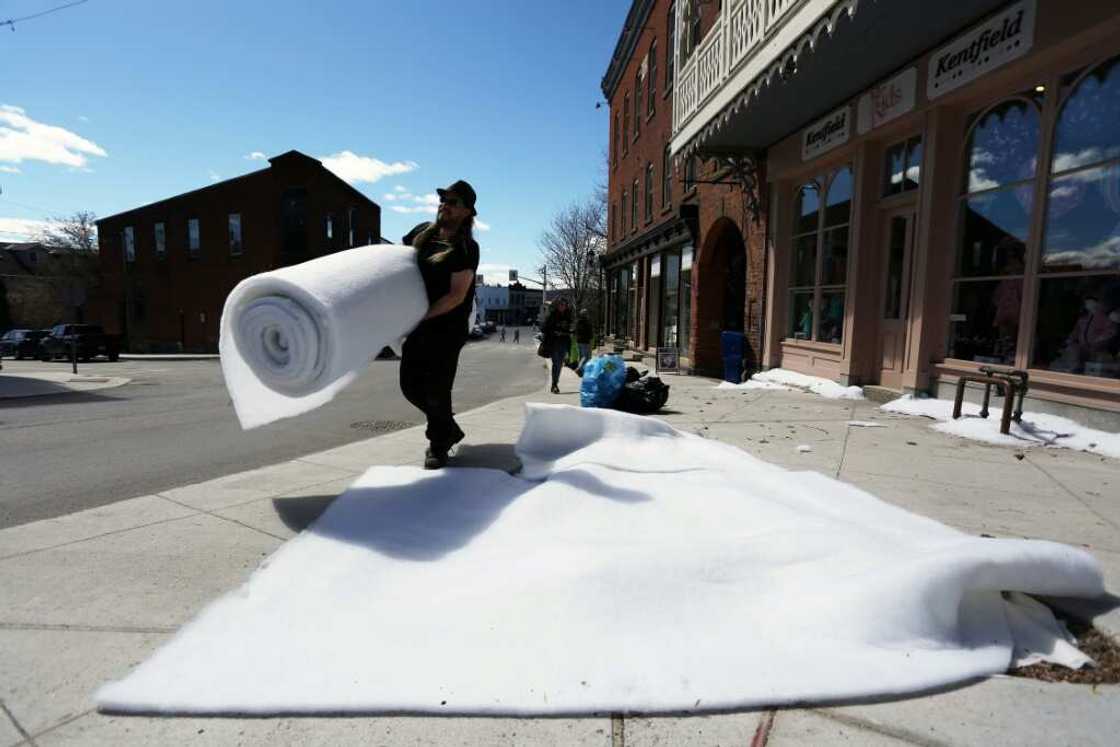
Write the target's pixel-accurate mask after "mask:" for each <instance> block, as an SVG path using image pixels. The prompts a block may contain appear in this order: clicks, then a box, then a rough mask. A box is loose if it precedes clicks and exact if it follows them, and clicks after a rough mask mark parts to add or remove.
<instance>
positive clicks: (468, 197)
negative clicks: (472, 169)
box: [436, 179, 478, 215]
mask: <svg viewBox="0 0 1120 747" xmlns="http://www.w3.org/2000/svg"><path fill="white" fill-rule="evenodd" d="M436 193H437V194H438V195H439V196H440V197H444V196H445V195H449V194H450V195H454V196H456V197H458V198H459V200H460V201H461V202H462V203H463V204H464V205H466V206H467V207H469V208H470V209H471V215H478V211H477V210H475V209H474V203H475V200H476V199H478V198H477V196H476V195H475V193H474V187H472V186H471V185H469V184H467V183H466V182H465V181H463V180H462V179H460V180H459V181H457V182H455V183H454V184H452V185H451V186H450V187H448V188H447V189H437V190H436Z"/></svg>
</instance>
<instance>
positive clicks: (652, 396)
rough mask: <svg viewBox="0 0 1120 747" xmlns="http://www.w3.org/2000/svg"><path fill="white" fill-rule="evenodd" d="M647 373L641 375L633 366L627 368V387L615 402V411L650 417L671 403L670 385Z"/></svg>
mask: <svg viewBox="0 0 1120 747" xmlns="http://www.w3.org/2000/svg"><path fill="white" fill-rule="evenodd" d="M647 373H648V372H642V373H639V372H638V369H636V368H634V367H633V366H628V367H627V368H626V385H625V386H623V387H622V392H620V393H619V395H618V399H616V400H615V401H614V407H615V409H617V410H622V411H624V412H632V413H635V414H637V415H649V414H651V413H655V412H657V411H658V410H660V409H661V408H662V407H664V406H665V403H666V402H668V401H669V385H668V384H665V383H663V382H662V381H661V379H659V378H657V377H656V376H647V375H646V374H647Z"/></svg>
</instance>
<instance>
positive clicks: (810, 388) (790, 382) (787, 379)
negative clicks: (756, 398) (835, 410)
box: [716, 368, 863, 399]
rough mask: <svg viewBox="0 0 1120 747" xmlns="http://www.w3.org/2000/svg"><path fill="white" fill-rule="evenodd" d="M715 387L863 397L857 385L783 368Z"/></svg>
mask: <svg viewBox="0 0 1120 747" xmlns="http://www.w3.org/2000/svg"><path fill="white" fill-rule="evenodd" d="M716 389H778V390H780V389H801V390H804V391H807V392H812V393H813V394H817V395H820V396H821V397H825V398H826V399H863V390H862V389H860V388H859V387H858V386H842V385H840V384H837V383H836V382H835V381H832V380H830V379H823V378H821V377H820V376H807V375H805V374H803V373H798V372H797V371H790V370H787V369H784V368H772V369H770V370H769V371H760V372H758V373H756V374H754V375H753V376H751V377H750V379H748V380H747V381H744V382H743V383H742V384H732V383H730V382H727V381H724V382H722V383H720V384H719V385H717V386H716Z"/></svg>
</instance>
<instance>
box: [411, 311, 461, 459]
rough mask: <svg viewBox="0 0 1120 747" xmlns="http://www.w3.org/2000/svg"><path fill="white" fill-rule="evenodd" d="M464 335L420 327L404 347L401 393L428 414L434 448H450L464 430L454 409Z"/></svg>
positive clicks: (427, 433) (430, 436) (429, 439)
mask: <svg viewBox="0 0 1120 747" xmlns="http://www.w3.org/2000/svg"><path fill="white" fill-rule="evenodd" d="M464 342H465V339H464V336H462V335H454V334H446V333H441V332H440V331H438V330H430V329H429V330H426V329H423V328H420V329H417V330H416V331H415V332H413V333H412V334H411V335H409V336H408V339H407V340H405V342H404V349H403V350H402V351H401V374H400V375H401V393H403V394H404V396H405V399H407V400H408V401H409V402H411V403H412V404H413V406H415V407H416V408H418V409H419V410H420V411H421V412H423V413H424V415H425V416H427V418H428V429H427V431H426V432H425V435H427V437H428V441H430V442H431V444H432V448H433V449H434V450H438V451H446V450H447V449H448V448H450V447H451V443H452V441H456V440H458V439H459V438H461V437H462V434H463V431H462V430H460V428H459V424H458V423H456V422H455V417H454V415H453V413H452V412H451V388H452V387H453V386H454V385H455V372H456V370H457V369H458V367H459V351H460V350H462V348H463V343H464Z"/></svg>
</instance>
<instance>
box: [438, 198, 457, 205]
mask: <svg viewBox="0 0 1120 747" xmlns="http://www.w3.org/2000/svg"><path fill="white" fill-rule="evenodd" d="M439 204H440V205H447V206H449V207H463V201H462V200H460V199H459V198H458V197H440V198H439Z"/></svg>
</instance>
